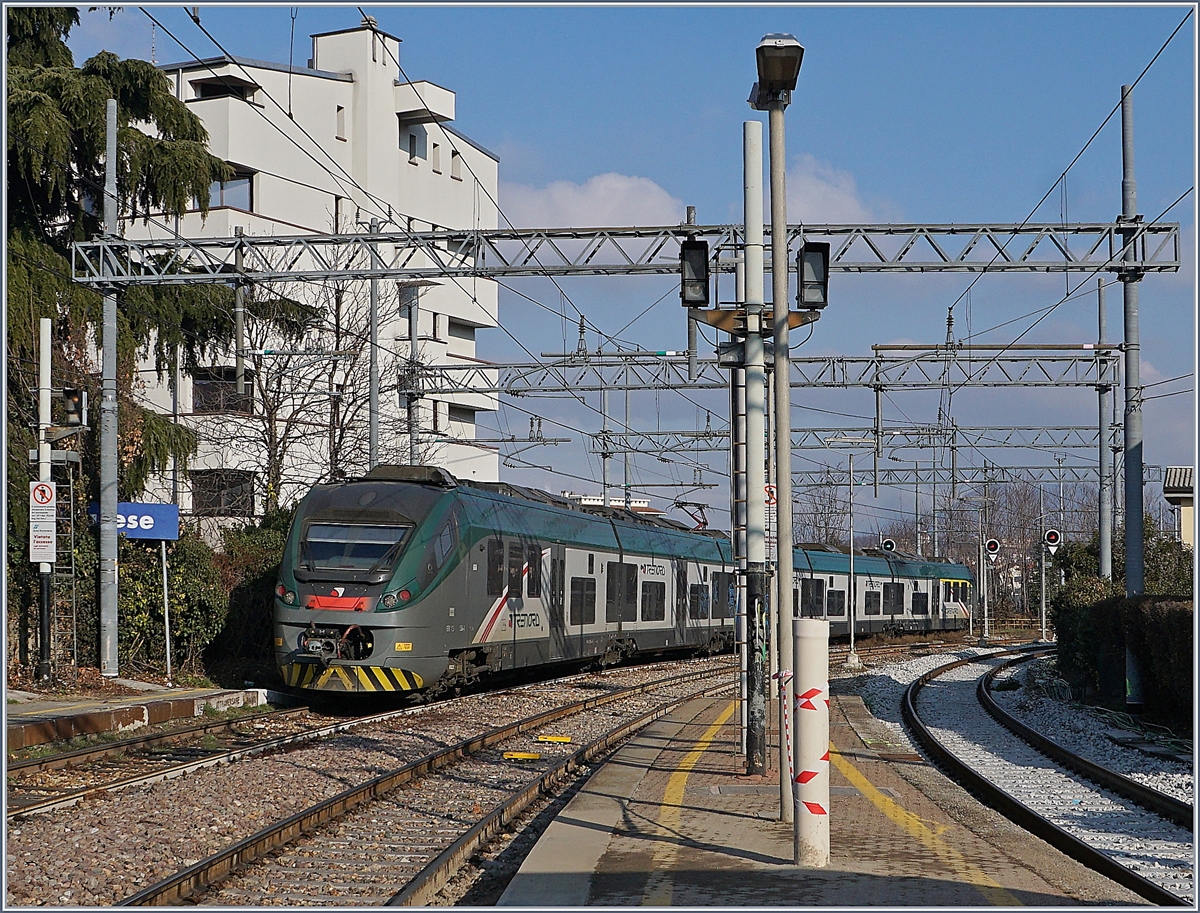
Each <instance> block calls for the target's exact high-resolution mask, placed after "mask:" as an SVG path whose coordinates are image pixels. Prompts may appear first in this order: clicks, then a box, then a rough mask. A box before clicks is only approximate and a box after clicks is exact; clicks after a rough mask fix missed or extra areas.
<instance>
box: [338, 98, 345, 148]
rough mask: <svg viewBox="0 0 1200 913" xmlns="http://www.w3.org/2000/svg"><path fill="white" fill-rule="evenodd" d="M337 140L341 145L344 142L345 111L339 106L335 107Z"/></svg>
mask: <svg viewBox="0 0 1200 913" xmlns="http://www.w3.org/2000/svg"><path fill="white" fill-rule="evenodd" d="M336 136H337V138H338V139H340V140H341V141H342V142H343V143H344V142H345V141H346V109H345V108H344V107H342V106H341V105H338V106H337V134H336Z"/></svg>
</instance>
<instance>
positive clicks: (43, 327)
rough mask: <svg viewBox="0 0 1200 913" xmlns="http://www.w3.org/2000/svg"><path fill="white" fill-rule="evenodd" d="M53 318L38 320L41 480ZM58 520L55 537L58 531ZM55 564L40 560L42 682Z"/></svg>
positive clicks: (43, 478)
mask: <svg viewBox="0 0 1200 913" xmlns="http://www.w3.org/2000/svg"><path fill="white" fill-rule="evenodd" d="M50 339H51V333H50V318H49V317H42V318H41V319H40V320H39V321H38V436H37V441H38V449H37V453H38V481H39V482H49V481H50V443H49V441H47V440H46V432H47V430H48V429H49V427H50V399H51V392H50V385H51V383H52V372H51V367H50V366H51V359H52V353H51V344H50ZM57 527H58V521H57V520H55V537H56V538H57V534H58V529H57ZM53 574H54V565H53V564H50V563H48V562H45V561H43V562H39V563H38V661H37V666H36V668H35V669H34V671H33V674H34V678H35V679H37V681H39V682H48V681H50V678H51V674H50V601H51V598H52V585H53V582H54V580H53Z"/></svg>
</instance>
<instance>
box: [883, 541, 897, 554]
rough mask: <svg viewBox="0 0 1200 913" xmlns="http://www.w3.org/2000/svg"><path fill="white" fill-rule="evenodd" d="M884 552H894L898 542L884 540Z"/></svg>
mask: <svg viewBox="0 0 1200 913" xmlns="http://www.w3.org/2000/svg"><path fill="white" fill-rule="evenodd" d="M883 550H884V551H885V552H894V551H895V550H896V540H895V539H884V540H883Z"/></svg>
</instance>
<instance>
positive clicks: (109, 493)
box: [100, 98, 118, 678]
mask: <svg viewBox="0 0 1200 913" xmlns="http://www.w3.org/2000/svg"><path fill="white" fill-rule="evenodd" d="M106 127H107V135H106V137H105V153H106V162H105V166H104V233H105V234H106V235H107V236H109V237H115V236H116V234H117V217H118V212H117V102H116V99H112V98H110V99H109V100H108V111H107V118H106ZM102 268H103V270H104V273H105V275H109V274H110V270H111V266H110V264H109V263H108V260H107V259H106V260H105V261H104V264H103V267H102ZM100 347H101V349H102V351H103V358H104V364H103V368H102V380H101V387H100V673H101V674H102V675H104V676H107V677H109V678H112V677H115V676H116V675H117V643H118V641H117V296H116V292H115V290H114V288H113V287H112V286H109V287H108V288H107V289H106V290H105V294H104V315H103V327H102V330H101V336H100Z"/></svg>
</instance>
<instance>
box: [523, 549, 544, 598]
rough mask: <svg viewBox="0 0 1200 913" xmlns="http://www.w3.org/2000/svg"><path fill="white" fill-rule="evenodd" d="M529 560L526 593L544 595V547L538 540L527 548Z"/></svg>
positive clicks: (536, 595)
mask: <svg viewBox="0 0 1200 913" xmlns="http://www.w3.org/2000/svg"><path fill="white" fill-rule="evenodd" d="M526 551H527V555H528V561H529V577H528V579H527V580H526V581H525V595H526V596H534V597H540V596H541V595H542V547H541V546H540V545H538V544H537V543H536V542H535V543H534V544H533V545H531V546H529V548H528V549H527V550H526Z"/></svg>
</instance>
